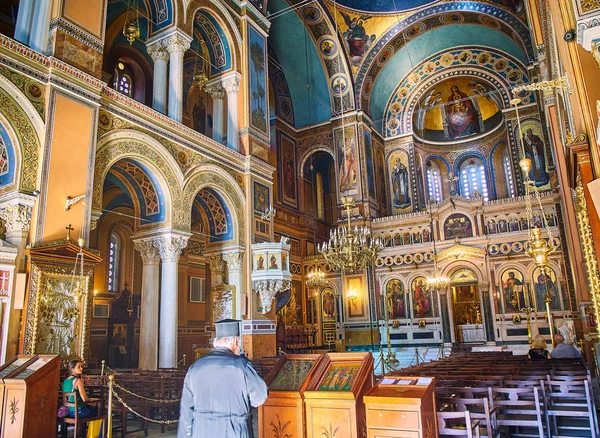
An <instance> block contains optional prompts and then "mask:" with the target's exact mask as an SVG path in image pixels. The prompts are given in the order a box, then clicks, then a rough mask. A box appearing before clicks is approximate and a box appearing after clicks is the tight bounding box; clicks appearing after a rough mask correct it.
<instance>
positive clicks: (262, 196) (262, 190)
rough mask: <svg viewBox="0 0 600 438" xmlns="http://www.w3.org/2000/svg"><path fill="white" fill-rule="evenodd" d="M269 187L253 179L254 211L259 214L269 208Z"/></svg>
mask: <svg viewBox="0 0 600 438" xmlns="http://www.w3.org/2000/svg"><path fill="white" fill-rule="evenodd" d="M269 204H270V199H269V188H268V187H267V186H264V185H262V184H260V183H258V182H256V181H254V212H255V213H258V214H261V213H264V211H265V210H267V209H268V208H269Z"/></svg>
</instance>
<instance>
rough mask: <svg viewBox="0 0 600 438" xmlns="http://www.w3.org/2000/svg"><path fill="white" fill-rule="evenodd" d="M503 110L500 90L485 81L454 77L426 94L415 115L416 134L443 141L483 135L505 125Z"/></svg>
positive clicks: (414, 127) (436, 85) (426, 138)
mask: <svg viewBox="0 0 600 438" xmlns="http://www.w3.org/2000/svg"><path fill="white" fill-rule="evenodd" d="M500 107H501V103H500V101H499V98H498V93H497V91H496V89H495V88H494V87H492V86H491V85H489V84H488V83H487V82H485V81H483V80H482V79H480V78H476V77H459V78H450V79H447V80H445V81H442V82H440V83H438V84H435V85H434V86H433V87H431V88H430V89H429V90H427V92H425V93H424V94H423V97H422V98H421V100H420V101H419V104H418V105H417V108H416V109H415V111H414V114H413V132H414V133H415V134H416V135H417V136H418V137H420V138H422V139H424V140H430V141H442V142H444V141H445V142H453V141H458V140H461V139H464V138H468V137H472V136H476V135H480V134H483V133H485V132H488V131H490V130H492V129H494V128H496V127H497V126H498V125H499V124H500V123H502V120H503V116H502V111H500Z"/></svg>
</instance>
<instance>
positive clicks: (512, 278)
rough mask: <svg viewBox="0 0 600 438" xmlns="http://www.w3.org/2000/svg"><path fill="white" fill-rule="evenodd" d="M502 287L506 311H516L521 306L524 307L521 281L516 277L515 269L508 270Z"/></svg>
mask: <svg viewBox="0 0 600 438" xmlns="http://www.w3.org/2000/svg"><path fill="white" fill-rule="evenodd" d="M519 275H520V274H519ZM502 289H503V290H504V303H505V305H506V312H518V311H519V309H520V308H521V307H525V294H524V292H523V291H524V289H523V282H522V281H521V280H520V279H518V278H517V277H516V275H515V271H508V276H507V277H506V279H505V280H504V282H503V283H502ZM515 299H516V300H517V301H516V303H515V301H514V300H515Z"/></svg>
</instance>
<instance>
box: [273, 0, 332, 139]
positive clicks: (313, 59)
mask: <svg viewBox="0 0 600 438" xmlns="http://www.w3.org/2000/svg"><path fill="white" fill-rule="evenodd" d="M288 7H289V5H288V4H287V3H286V2H285V0H270V1H269V12H270V13H271V14H274V13H275V12H277V11H280V10H282V9H285V8H288ZM304 29H305V28H304V24H303V23H302V21H301V20H300V18H299V17H298V15H297V14H296V13H295V12H288V13H286V14H284V15H282V16H279V17H276V18H275V19H274V20H273V22H272V26H271V30H270V37H269V44H270V45H271V48H272V49H273V51H274V52H275V55H276V56H277V60H278V61H279V63H280V65H281V68H282V70H283V72H284V73H285V78H286V80H287V83H288V87H289V89H290V95H291V97H292V102H293V107H294V119H295V122H296V127H297V128H301V127H303V126H307V125H311V124H314V123H321V122H325V121H328V120H329V119H330V118H331V107H330V99H329V88H328V86H327V78H326V76H325V72H324V70H323V64H322V63H321V59H320V57H319V54H318V53H317V49H316V47H315V45H314V44H313V41H312V39H311V38H310V35H307V34H306V33H305V30H304ZM305 41H306V43H307V46H308V48H306V46H305ZM269 62H272V60H271V59H270V60H269ZM307 72H308V81H307ZM307 82H308V85H309V89H310V97H309V94H308V93H307V87H306V84H307Z"/></svg>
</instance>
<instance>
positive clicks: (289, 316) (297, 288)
mask: <svg viewBox="0 0 600 438" xmlns="http://www.w3.org/2000/svg"><path fill="white" fill-rule="evenodd" d="M282 319H283V322H285V324H286V325H291V324H293V323H296V324H302V282H301V281H297V280H294V281H292V285H291V293H290V300H289V301H288V303H287V304H286V305H285V309H284V311H283V315H282Z"/></svg>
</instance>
